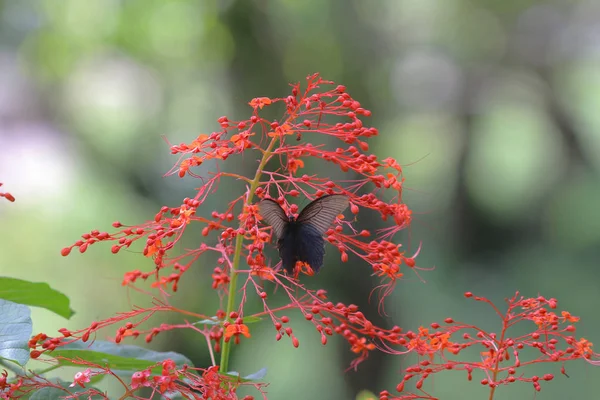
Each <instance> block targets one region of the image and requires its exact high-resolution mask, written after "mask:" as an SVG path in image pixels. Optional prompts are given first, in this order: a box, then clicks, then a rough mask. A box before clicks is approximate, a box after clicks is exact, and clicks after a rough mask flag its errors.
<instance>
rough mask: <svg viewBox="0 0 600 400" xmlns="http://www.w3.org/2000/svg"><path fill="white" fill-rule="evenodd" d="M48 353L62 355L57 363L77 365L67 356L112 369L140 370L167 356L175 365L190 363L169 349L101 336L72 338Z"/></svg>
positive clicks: (52, 355) (56, 355)
mask: <svg viewBox="0 0 600 400" xmlns="http://www.w3.org/2000/svg"><path fill="white" fill-rule="evenodd" d="M48 355H49V356H51V357H63V358H61V359H60V360H58V362H59V364H60V365H63V366H80V365H79V364H77V363H74V362H73V361H70V360H76V359H82V360H86V361H89V362H91V363H94V364H97V365H100V366H105V367H108V368H110V369H112V370H113V371H131V372H135V371H140V370H144V369H147V368H150V367H152V366H154V365H155V364H156V363H160V362H162V361H164V360H166V359H171V360H173V361H174V362H175V365H177V366H178V367H183V365H184V364H187V365H189V366H193V364H192V362H191V361H190V360H189V359H188V358H187V357H185V356H183V355H181V354H179V353H175V352H172V351H169V352H158V351H153V350H148V349H145V348H143V347H139V346H133V345H128V344H116V343H113V342H106V341H101V340H97V341H95V342H93V343H91V344H88V343H83V342H73V343H70V344H68V345H66V346H63V347H59V348H57V349H56V350H54V351H52V352H51V353H49V354H48ZM157 368H160V367H157Z"/></svg>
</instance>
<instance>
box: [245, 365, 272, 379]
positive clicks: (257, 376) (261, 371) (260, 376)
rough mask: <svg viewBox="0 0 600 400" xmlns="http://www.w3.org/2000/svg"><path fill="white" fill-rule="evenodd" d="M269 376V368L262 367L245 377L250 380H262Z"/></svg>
mask: <svg viewBox="0 0 600 400" xmlns="http://www.w3.org/2000/svg"><path fill="white" fill-rule="evenodd" d="M266 376H267V369H266V368H261V369H259V370H258V371H256V372H255V373H253V374H250V375H246V376H245V377H244V378H243V379H246V380H248V381H262V380H263V379H265V377H266Z"/></svg>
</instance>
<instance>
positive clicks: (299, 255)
mask: <svg viewBox="0 0 600 400" xmlns="http://www.w3.org/2000/svg"><path fill="white" fill-rule="evenodd" d="M277 249H278V250H279V257H281V263H282V266H283V268H284V269H285V270H286V271H287V272H288V273H289V274H292V273H293V272H294V267H295V266H296V262H298V261H302V262H305V263H307V264H308V265H310V266H311V268H312V269H313V271H314V272H315V273H316V272H319V269H320V268H321V266H322V265H323V257H324V256H325V240H324V239H323V235H322V234H321V233H320V232H319V231H318V230H316V229H315V228H314V227H312V226H311V225H306V224H302V223H298V222H296V221H295V219H294V218H293V217H292V218H290V222H289V224H288V225H287V227H286V228H285V232H284V234H283V237H282V238H281V239H279V240H278V241H277Z"/></svg>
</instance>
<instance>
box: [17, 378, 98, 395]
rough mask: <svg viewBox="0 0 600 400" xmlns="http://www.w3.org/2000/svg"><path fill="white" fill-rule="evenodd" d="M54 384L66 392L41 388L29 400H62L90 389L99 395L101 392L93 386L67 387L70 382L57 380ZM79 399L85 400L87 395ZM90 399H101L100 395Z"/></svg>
mask: <svg viewBox="0 0 600 400" xmlns="http://www.w3.org/2000/svg"><path fill="white" fill-rule="evenodd" d="M92 379H93V378H92ZM55 383H56V384H58V385H60V386H61V387H62V388H64V389H65V390H66V391H65V390H62V389H59V388H50V387H45V388H42V389H40V390H37V391H35V392H34V393H32V394H31V396H29V400H57V399H62V398H64V397H66V396H69V395H72V394H76V393H81V392H87V391H88V390H90V389H95V390H98V391H99V392H100V393H102V391H101V390H99V389H97V388H95V387H93V386H88V385H86V387H85V388H82V387H81V386H78V385H76V386H74V387H69V385H70V384H71V383H70V382H65V381H61V380H59V381H57V382H55ZM81 398H82V399H83V398H85V399H87V398H88V395H87V394H86V395H83V396H82V397H81ZM91 398H92V399H94V398H96V399H101V398H103V397H102V396H100V395H96V396H92V397H91Z"/></svg>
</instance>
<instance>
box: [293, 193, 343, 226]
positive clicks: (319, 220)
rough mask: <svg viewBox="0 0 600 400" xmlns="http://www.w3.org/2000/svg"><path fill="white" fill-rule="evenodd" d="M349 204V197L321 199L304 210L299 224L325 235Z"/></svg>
mask: <svg viewBox="0 0 600 400" xmlns="http://www.w3.org/2000/svg"><path fill="white" fill-rule="evenodd" d="M349 204H350V203H349V200H348V197H347V196H344V195H342V194H330V195H327V196H323V197H319V198H318V199H316V200H314V201H312V202H311V203H310V204H308V205H307V206H306V207H304V210H302V212H301V213H300V215H298V219H297V222H298V223H299V224H309V225H311V226H312V227H314V229H315V230H316V231H317V232H318V233H319V234H320V235H324V234H325V232H327V230H328V229H329V228H330V227H331V224H333V221H335V217H337V216H338V214H340V213H342V212H343V211H344V210H345V209H346V208H347V207H348V205H349Z"/></svg>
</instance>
